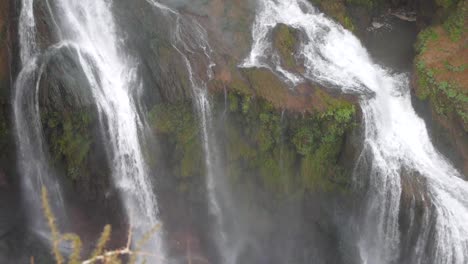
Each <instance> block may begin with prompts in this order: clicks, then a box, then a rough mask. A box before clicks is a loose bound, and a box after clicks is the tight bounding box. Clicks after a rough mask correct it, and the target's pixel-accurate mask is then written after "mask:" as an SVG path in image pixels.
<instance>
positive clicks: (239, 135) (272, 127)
mask: <svg viewBox="0 0 468 264" xmlns="http://www.w3.org/2000/svg"><path fill="white" fill-rule="evenodd" d="M228 97H229V100H228V103H229V105H228V109H229V111H230V113H229V118H228V121H227V124H226V134H227V137H226V138H227V141H228V149H227V156H228V161H229V162H228V167H229V169H228V171H229V172H230V176H231V177H232V178H233V179H235V180H234V181H235V182H237V183H239V182H241V183H243V184H247V183H245V181H254V182H260V183H261V184H262V186H263V188H265V189H266V190H268V191H269V192H274V193H276V194H278V195H292V194H294V193H296V194H300V193H304V191H316V190H319V189H320V190H327V191H336V190H338V189H346V185H347V182H346V176H345V174H344V169H342V166H341V165H340V164H339V157H340V155H341V153H342V152H343V150H342V147H343V144H344V142H345V137H346V134H347V133H349V132H350V131H351V130H352V129H353V128H354V126H355V122H356V111H355V107H354V105H353V104H352V103H349V102H346V101H341V100H335V99H333V100H334V101H330V102H328V108H327V109H326V111H323V112H315V113H307V114H305V115H297V114H294V113H288V112H286V113H282V112H281V110H279V109H277V108H275V107H274V106H273V105H272V104H271V103H270V102H268V101H266V100H265V99H263V98H259V97H256V98H250V97H247V96H244V95H241V94H239V93H236V92H230V93H229V95H228ZM246 102H248V104H249V107H248V110H247V111H245V107H242V105H243V104H245V103H246ZM282 116H283V117H282Z"/></svg>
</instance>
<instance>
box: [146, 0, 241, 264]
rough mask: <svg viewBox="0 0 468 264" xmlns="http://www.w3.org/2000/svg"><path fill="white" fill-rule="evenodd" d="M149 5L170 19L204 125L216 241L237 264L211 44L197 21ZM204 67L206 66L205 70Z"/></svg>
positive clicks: (227, 260) (226, 260)
mask: <svg viewBox="0 0 468 264" xmlns="http://www.w3.org/2000/svg"><path fill="white" fill-rule="evenodd" d="M147 2H148V3H150V4H151V5H153V6H155V7H156V8H158V9H159V10H160V11H161V12H163V13H164V14H165V15H166V17H167V18H168V19H169V21H170V22H169V23H170V24H171V25H172V26H173V28H172V31H171V32H172V46H173V48H174V49H175V50H176V51H177V52H178V53H179V54H180V55H181V56H182V59H183V60H184V62H185V65H186V68H187V72H188V76H189V81H190V84H191V88H192V94H193V100H194V106H195V110H196V113H197V115H198V117H199V120H200V123H201V126H200V127H201V132H202V133H201V136H202V138H201V140H202V144H203V150H204V154H205V168H206V188H207V191H208V192H207V193H208V200H209V204H210V206H209V208H210V211H211V213H212V214H213V215H214V217H215V225H214V228H213V229H214V233H215V240H216V243H217V244H218V248H219V250H220V252H221V256H222V258H223V263H234V262H233V261H232V260H231V259H232V258H235V257H234V256H233V255H234V254H233V253H232V250H230V249H229V246H228V245H227V244H228V235H227V233H226V230H225V212H223V208H226V204H227V203H228V202H229V197H228V193H227V192H224V191H221V190H220V189H222V188H223V183H222V181H223V179H222V178H221V176H222V171H221V166H220V160H219V150H218V145H217V142H216V136H215V134H214V127H213V114H212V105H211V103H210V99H209V94H208V87H207V81H209V80H210V79H211V78H213V72H212V67H214V66H215V64H214V62H213V60H212V52H213V51H212V49H211V47H210V44H209V43H208V37H207V32H206V30H205V29H204V28H203V27H202V26H201V25H200V24H199V23H198V22H197V21H195V20H194V19H190V18H187V17H183V16H182V15H181V14H180V13H178V12H177V11H175V10H173V9H171V8H169V7H167V6H165V5H163V4H161V3H159V2H156V1H154V0H147ZM202 67H206V70H203V68H202ZM198 72H206V76H202V77H199V76H197V73H198Z"/></svg>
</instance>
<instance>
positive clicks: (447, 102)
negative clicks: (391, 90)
mask: <svg viewBox="0 0 468 264" xmlns="http://www.w3.org/2000/svg"><path fill="white" fill-rule="evenodd" d="M416 69H417V73H418V93H417V95H418V97H419V98H420V99H421V100H430V102H431V104H432V105H433V106H434V109H435V110H436V112H437V113H438V114H440V115H445V116H449V115H451V114H454V115H455V116H458V117H459V118H460V119H461V120H462V121H463V123H464V126H465V127H468V118H467V116H468V114H467V111H468V94H467V93H466V91H465V90H463V89H461V87H459V86H458V85H457V84H456V83H453V82H447V81H442V82H438V81H437V80H436V78H435V72H434V70H432V69H430V68H428V67H427V66H426V64H425V63H424V62H423V61H421V60H418V62H417V63H416Z"/></svg>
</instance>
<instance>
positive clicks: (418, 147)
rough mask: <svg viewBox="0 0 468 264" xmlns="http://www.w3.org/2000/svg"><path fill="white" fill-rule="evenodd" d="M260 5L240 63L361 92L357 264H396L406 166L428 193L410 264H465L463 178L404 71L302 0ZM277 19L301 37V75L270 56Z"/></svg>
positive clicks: (467, 186)
mask: <svg viewBox="0 0 468 264" xmlns="http://www.w3.org/2000/svg"><path fill="white" fill-rule="evenodd" d="M259 2H260V6H259V11H258V13H257V15H256V19H255V22H254V25H253V33H252V37H253V44H252V48H251V51H250V54H249V56H248V57H247V58H246V59H245V61H244V62H243V64H242V65H241V67H264V68H268V69H270V70H272V71H273V72H274V73H275V74H277V75H278V76H280V77H281V78H283V79H284V80H286V81H287V82H289V83H292V84H296V83H298V82H301V80H310V81H313V82H317V83H320V84H322V85H324V86H329V87H330V86H331V87H337V88H338V89H340V90H341V91H342V92H343V93H357V94H361V95H362V96H361V99H360V105H361V108H362V112H363V123H364V129H365V140H364V148H363V149H364V150H363V151H364V152H365V153H364V155H365V156H369V157H370V159H371V163H370V164H369V167H370V168H369V172H370V173H369V175H355V176H354V177H355V178H356V179H359V178H366V179H368V182H369V183H368V188H369V189H368V190H367V193H366V200H367V203H366V205H365V212H366V213H365V214H364V216H363V219H362V221H361V223H360V224H361V232H360V234H359V236H360V237H359V238H358V248H359V253H360V256H361V260H362V263H369V264H370V263H382V264H384V263H397V262H398V261H399V258H400V257H401V256H400V248H401V242H402V241H401V239H402V238H401V234H400V230H399V224H398V219H399V212H400V209H401V208H400V198H401V194H402V181H401V172H402V171H403V170H411V171H416V172H418V173H419V174H420V175H421V176H420V177H421V178H422V181H423V182H424V183H425V190H420V191H422V192H425V194H426V195H425V196H426V197H427V198H428V201H425V202H426V204H425V208H424V210H425V212H424V215H423V216H422V219H423V220H422V222H421V223H419V227H418V228H419V230H420V231H419V232H418V238H417V239H416V241H417V242H416V243H415V245H412V247H413V249H412V251H413V252H412V255H413V256H412V257H411V258H412V262H411V263H437V264H439V263H443V264H449V263H451V264H453V263H457V264H462V263H466V262H467V261H468V225H467V224H466V223H468V195H467V194H468V183H467V182H466V181H464V180H463V179H462V175H460V174H459V172H457V171H456V169H454V168H453V166H452V165H451V164H450V163H449V162H448V161H447V160H446V159H445V158H444V157H443V156H442V155H441V154H439V153H438V152H437V150H436V149H435V148H434V146H433V145H432V142H431V140H430V137H429V135H428V131H427V128H426V125H425V123H424V122H423V120H422V119H421V118H419V117H418V116H417V114H416V113H415V111H414V109H413V107H412V105H411V97H410V89H409V88H410V85H409V81H408V76H407V75H406V74H395V73H392V72H391V71H390V70H388V69H384V68H383V67H381V66H379V65H376V64H375V63H374V62H373V61H372V59H371V58H370V56H369V54H368V53H367V51H366V50H365V48H364V47H363V46H362V45H361V43H360V42H359V40H358V39H357V38H356V37H355V36H353V35H352V33H351V32H349V31H347V30H345V29H344V28H343V27H341V26H340V25H338V24H337V23H335V22H333V21H332V20H331V19H329V18H327V17H326V16H325V15H323V14H321V13H320V12H319V11H318V10H316V9H315V8H314V7H313V6H311V4H310V3H309V2H308V1H306V0H282V1H276V0H259ZM280 23H282V24H286V25H288V26H290V27H292V28H295V29H298V30H300V31H301V32H303V33H304V34H305V37H306V38H305V40H303V41H302V43H300V47H299V50H298V51H297V53H296V54H295V56H296V57H297V58H301V59H303V61H304V66H305V68H306V69H305V73H304V74H296V73H291V72H288V71H287V70H285V69H283V68H282V67H281V66H280V65H279V63H278V60H277V59H275V57H276V56H277V54H276V52H275V51H274V48H273V46H272V43H271V41H270V39H271V34H272V31H273V29H274V27H275V26H276V25H278V24H280ZM369 94H372V95H373V96H369ZM415 177H419V176H415ZM413 180H416V179H413ZM429 218H431V219H429ZM416 226H418V224H416V225H415V224H413V225H412V227H413V228H416ZM429 234H430V235H429ZM428 239H430V240H431V241H427V240H428Z"/></svg>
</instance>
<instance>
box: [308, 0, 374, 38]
mask: <svg viewBox="0 0 468 264" xmlns="http://www.w3.org/2000/svg"><path fill="white" fill-rule="evenodd" d="M309 1H310V2H312V3H313V4H315V5H316V6H317V7H319V8H320V9H322V11H323V12H324V13H326V14H327V15H329V16H331V17H332V18H334V19H336V20H337V21H338V22H339V23H340V24H341V25H343V27H345V28H346V29H349V30H351V31H354V30H355V26H354V24H353V21H352V19H351V17H350V16H349V14H348V10H347V8H346V6H345V1H344V0H309ZM354 1H359V2H372V1H371V0H367V1H366V0H354Z"/></svg>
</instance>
